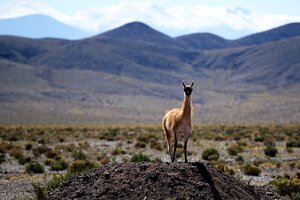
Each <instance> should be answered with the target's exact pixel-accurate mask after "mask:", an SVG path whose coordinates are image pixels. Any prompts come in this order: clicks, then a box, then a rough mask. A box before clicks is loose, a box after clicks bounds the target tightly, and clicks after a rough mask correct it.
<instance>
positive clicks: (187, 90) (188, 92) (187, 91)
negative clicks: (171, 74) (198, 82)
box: [182, 81, 195, 96]
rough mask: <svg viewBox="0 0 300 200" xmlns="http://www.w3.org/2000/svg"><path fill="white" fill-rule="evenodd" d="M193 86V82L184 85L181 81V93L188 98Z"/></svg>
mask: <svg viewBox="0 0 300 200" xmlns="http://www.w3.org/2000/svg"><path fill="white" fill-rule="evenodd" d="M194 84H195V83H194V81H192V84H191V85H185V84H184V82H183V81H182V87H183V91H184V93H185V95H186V96H190V95H191V94H192V92H193V87H194Z"/></svg>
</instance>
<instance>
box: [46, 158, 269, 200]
mask: <svg viewBox="0 0 300 200" xmlns="http://www.w3.org/2000/svg"><path fill="white" fill-rule="evenodd" d="M273 198H274V196H273V193H271V192H267V191H266V189H263V188H254V187H253V186H250V185H247V184H245V183H242V182H240V181H238V180H236V179H235V178H234V177H232V176H229V175H226V174H224V173H222V172H221V171H219V170H217V169H215V168H214V167H212V166H210V165H206V164H203V163H199V162H197V163H122V164H109V165H106V166H103V167H101V168H98V169H94V170H92V171H91V172H89V173H87V174H85V175H80V176H79V175H78V176H73V177H71V178H70V179H68V180H66V181H65V182H63V183H61V184H60V186H59V187H58V188H56V189H55V190H53V191H51V192H50V193H49V199H53V200H54V199H89V200H92V199H273Z"/></svg>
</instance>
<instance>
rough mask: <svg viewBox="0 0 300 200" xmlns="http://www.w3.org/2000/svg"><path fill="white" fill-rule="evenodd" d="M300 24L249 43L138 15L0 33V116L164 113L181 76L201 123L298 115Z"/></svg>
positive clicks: (113, 118) (28, 119) (101, 119)
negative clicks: (54, 30)
mask: <svg viewBox="0 0 300 200" xmlns="http://www.w3.org/2000/svg"><path fill="white" fill-rule="evenodd" d="M293 27H294V28H293ZM278 30H280V31H278ZM297 30H298V24H291V25H288V26H283V27H279V28H278V29H273V30H270V31H268V32H267V33H268V35H274V37H273V38H272V40H271V39H270V38H269V37H266V39H265V40H264V41H263V40H260V43H259V44H255V42H256V41H259V40H258V39H255V38H264V37H263V36H264V35H265V34H266V32H263V33H261V34H262V35H259V34H258V35H257V34H256V35H255V36H249V37H248V38H251V37H252V38H253V39H252V40H251V42H252V43H251V45H250V43H248V42H247V43H245V44H244V45H243V42H242V41H243V39H239V40H232V41H231V40H225V39H223V38H221V37H218V36H216V35H212V34H193V35H188V36H182V37H178V38H171V37H169V36H167V35H165V34H163V33H160V32H159V31H156V30H154V29H152V28H151V27H149V26H147V25H146V24H143V23H140V22H133V23H129V24H125V25H124V26H121V27H119V28H117V29H114V30H111V31H109V32H106V33H103V34H99V35H96V36H93V37H89V38H84V39H80V40H73V41H72V40H64V39H53V38H52V39H50V38H44V39H30V38H21V37H14V36H1V37H0V84H1V89H0V110H1V113H5V114H4V115H2V116H1V117H0V122H1V123H12V122H14V123H135V122H138V123H158V121H157V120H158V119H160V118H161V115H162V114H163V113H164V111H165V110H166V109H169V108H171V107H176V106H180V104H181V100H182V88H181V81H182V80H185V81H187V82H190V81H191V80H195V82H196V85H195V90H194V94H193V103H194V114H195V122H197V123H200V122H201V123H228V122H231V123H237V122H241V123H252V122H253V123H254V122H267V123H273V122H274V123H275V122H276V123H278V122H280V123H286V122H289V123H295V122H299V120H300V119H299V114H297V113H300V102H299V98H300V90H299V88H300V87H299V86H300V78H299V77H300V74H299V67H300V65H299V64H300V55H299V53H300V36H297ZM278 32H280V34H278ZM278 35H280V37H279V36H278ZM275 36H276V37H275ZM203 49H204V50H203ZM274 108H276V109H274Z"/></svg>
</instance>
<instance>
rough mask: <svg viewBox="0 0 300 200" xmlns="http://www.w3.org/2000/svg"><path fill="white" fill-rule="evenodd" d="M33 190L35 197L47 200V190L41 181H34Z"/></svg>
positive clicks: (39, 199)
mask: <svg viewBox="0 0 300 200" xmlns="http://www.w3.org/2000/svg"><path fill="white" fill-rule="evenodd" d="M32 187H33V191H34V193H35V197H36V199H38V200H47V191H46V188H45V186H44V185H43V184H41V183H32Z"/></svg>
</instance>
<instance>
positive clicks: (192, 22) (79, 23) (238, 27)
mask: <svg viewBox="0 0 300 200" xmlns="http://www.w3.org/2000/svg"><path fill="white" fill-rule="evenodd" d="M29 14H45V15H48V16H51V17H53V18H55V19H57V20H59V21H62V22H64V23H67V24H69V25H73V26H76V27H78V28H81V29H83V30H86V31H90V32H103V31H106V30H109V29H112V28H115V27H118V26H120V25H123V24H124V23H128V22H131V21H142V22H144V23H147V24H149V25H150V26H153V27H155V28H157V29H159V30H167V31H168V32H167V34H170V35H174V33H178V32H180V33H185V34H187V33H192V32H199V31H205V30H212V29H213V30H216V29H218V28H219V29H220V30H222V28H224V27H226V28H228V29H232V30H234V31H246V32H258V31H263V30H267V29H270V28H273V27H276V26H279V25H282V24H286V23H290V22H300V15H299V16H288V15H267V14H257V13H252V12H250V11H249V10H247V9H245V8H240V7H237V8H226V7H211V6H200V5H199V6H170V7H167V8H160V7H157V6H155V5H153V4H152V3H149V2H143V3H140V2H128V1H127V2H125V1H124V2H121V3H118V4H115V5H110V6H105V7H95V8H91V9H87V10H82V11H79V12H77V13H75V14H74V15H73V16H68V15H65V14H62V13H60V12H58V11H57V10H55V9H53V8H51V7H49V6H47V5H46V4H44V3H40V2H37V1H34V0H23V1H20V0H18V1H15V2H13V3H12V4H10V5H8V6H5V7H2V8H0V19H1V18H2V19H3V18H15V17H19V16H23V15H29Z"/></svg>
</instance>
